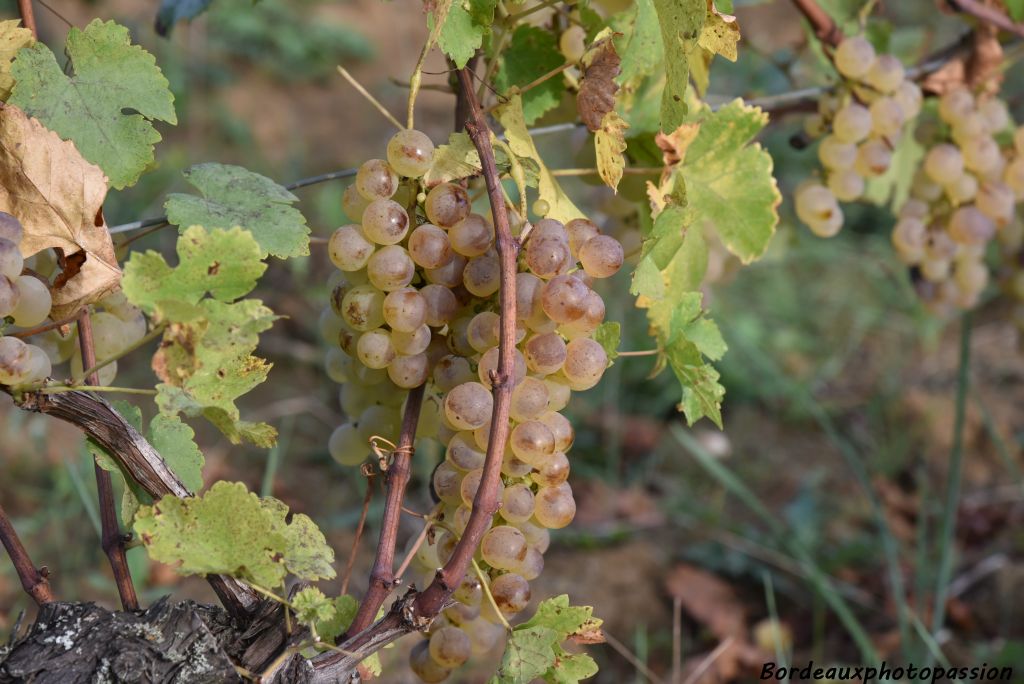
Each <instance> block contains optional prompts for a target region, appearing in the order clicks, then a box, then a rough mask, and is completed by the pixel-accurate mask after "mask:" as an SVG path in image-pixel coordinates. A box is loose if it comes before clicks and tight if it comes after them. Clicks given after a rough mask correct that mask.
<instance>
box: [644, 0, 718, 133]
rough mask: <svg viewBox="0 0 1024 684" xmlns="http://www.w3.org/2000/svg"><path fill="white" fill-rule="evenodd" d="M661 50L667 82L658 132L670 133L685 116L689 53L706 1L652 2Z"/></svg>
mask: <svg viewBox="0 0 1024 684" xmlns="http://www.w3.org/2000/svg"><path fill="white" fill-rule="evenodd" d="M654 8H655V10H656V11H657V13H658V23H659V26H660V28H661V42H662V46H663V49H664V51H665V59H664V65H665V75H666V77H667V79H668V80H667V82H666V84H665V91H664V93H663V94H662V96H661V130H663V131H665V132H668V131H673V130H675V129H676V128H678V127H679V125H680V124H682V123H683V120H684V119H685V117H686V111H687V108H686V102H685V97H686V85H687V83H689V67H688V64H689V54H690V51H691V50H693V49H694V47H695V46H696V44H697V39H698V38H699V37H700V32H701V29H702V28H703V27H704V17H705V15H706V14H707V2H706V0H654Z"/></svg>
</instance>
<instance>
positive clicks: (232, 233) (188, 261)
mask: <svg viewBox="0 0 1024 684" xmlns="http://www.w3.org/2000/svg"><path fill="white" fill-rule="evenodd" d="M177 251H178V265H177V266H173V267H172V266H170V265H168V263H167V261H166V260H165V259H164V257H163V255H162V254H160V253H159V252H154V251H152V250H149V251H146V252H133V253H132V256H131V260H130V261H129V262H128V263H127V265H126V266H125V277H124V284H123V289H124V293H125V296H126V297H128V300H129V301H130V302H131V303H132V304H134V305H135V306H138V307H140V308H141V309H142V310H143V311H145V312H146V313H148V314H150V315H152V316H155V317H156V318H158V319H160V318H162V317H165V316H167V315H168V313H169V312H171V311H175V310H179V309H187V308H188V307H190V306H192V305H195V304H198V303H199V301H200V300H201V299H202V298H203V297H205V296H206V295H207V294H209V295H210V296H212V297H213V298H214V299H217V300H220V301H223V302H230V301H233V300H235V299H238V298H239V297H241V296H243V295H246V294H248V293H249V292H251V291H252V289H253V288H254V287H256V281H257V280H259V277H260V276H261V275H263V272H264V271H265V270H267V265H266V264H265V263H263V262H262V261H261V260H260V248H259V245H257V244H256V241H255V240H254V239H253V237H252V235H251V234H250V233H248V232H246V231H244V230H242V229H241V228H232V229H231V230H219V229H215V230H207V229H206V228H203V227H202V226H192V227H190V228H188V229H186V230H185V231H183V232H182V234H181V236H180V237H179V238H178V246H177Z"/></svg>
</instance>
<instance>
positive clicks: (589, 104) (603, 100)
mask: <svg viewBox="0 0 1024 684" xmlns="http://www.w3.org/2000/svg"><path fill="white" fill-rule="evenodd" d="M583 62H584V64H585V65H586V68H585V70H584V72H583V80H582V81H581V82H580V92H579V93H578V94H577V95H576V109H577V111H578V112H579V115H580V120H581V121H583V123H585V124H586V125H587V128H588V129H590V130H591V131H599V130H601V122H602V121H603V120H604V117H605V114H607V113H608V112H610V111H612V110H613V109H615V93H617V92H618V91H619V84H618V83H616V82H615V77H616V76H618V75H619V72H620V71H621V68H620V64H621V63H622V60H621V59H619V53H618V52H616V51H615V43H613V42H612V39H611V37H608V38H605V39H604V40H601V41H598V42H597V43H595V44H594V45H593V46H592V47H591V48H590V50H589V51H588V53H587V54H586V55H584V57H583Z"/></svg>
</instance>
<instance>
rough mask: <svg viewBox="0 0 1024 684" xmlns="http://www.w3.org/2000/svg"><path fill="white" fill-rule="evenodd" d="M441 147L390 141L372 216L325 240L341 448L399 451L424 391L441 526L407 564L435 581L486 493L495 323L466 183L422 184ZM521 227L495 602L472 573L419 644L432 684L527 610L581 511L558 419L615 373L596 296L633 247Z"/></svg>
mask: <svg viewBox="0 0 1024 684" xmlns="http://www.w3.org/2000/svg"><path fill="white" fill-rule="evenodd" d="M433 151H434V146H433V144H432V143H431V141H430V140H429V138H427V136H425V135H424V134H423V133H420V132H419V131H415V130H405V131H401V132H399V133H398V134H396V135H395V136H394V137H393V138H392V139H391V141H390V142H389V143H388V146H387V160H381V159H372V160H370V161H367V162H365V163H364V164H363V165H362V166H361V167H360V168H359V171H358V174H357V175H356V180H355V183H354V184H353V185H352V186H351V187H349V188H348V189H347V190H346V192H345V195H344V197H343V208H344V210H345V213H346V214H347V215H348V216H349V217H350V218H352V217H360V222H359V223H358V224H351V225H345V226H342V227H340V228H338V229H337V230H336V231H335V232H334V234H333V235H332V236H331V238H330V241H329V244H328V251H329V255H330V259H331V261H332V262H333V263H334V265H335V266H337V268H338V269H339V271H340V274H339V275H337V276H335V281H334V283H333V285H334V286H333V290H332V294H331V308H330V309H329V310H327V311H325V313H324V315H323V317H322V318H321V331H322V333H323V334H324V335H325V337H326V338H327V339H329V340H335V341H336V342H337V344H336V347H334V346H332V347H331V349H330V350H329V351H328V353H327V372H328V374H329V376H330V377H331V378H332V379H333V380H335V381H337V382H340V383H342V388H341V404H342V408H343V410H344V412H345V414H346V415H347V416H349V417H350V419H351V420H350V422H347V423H345V424H344V425H341V426H340V427H338V428H337V429H336V430H335V431H334V432H333V434H332V435H331V437H330V441H329V450H330V452H331V455H332V456H333V457H334V458H335V459H336V460H337V461H339V462H340V463H342V464H346V465H356V464H359V463H361V462H362V461H363V460H364V459H365V458H366V456H367V454H368V451H369V450H368V448H367V442H368V440H370V439H372V438H374V437H384V438H386V439H388V440H390V441H392V442H394V441H397V436H398V432H399V423H400V416H401V409H402V404H403V402H404V399H405V395H406V390H408V389H411V388H414V387H418V386H420V385H424V384H425V385H426V387H425V400H424V405H423V409H422V412H421V418H420V424H419V426H418V430H417V436H418V437H426V438H431V439H435V440H437V441H438V442H440V443H441V444H442V445H443V446H444V451H445V456H444V460H443V461H441V463H439V464H438V465H437V467H436V469H435V470H434V472H433V476H432V489H433V492H434V493H435V494H436V497H437V499H438V500H439V503H438V506H437V509H436V510H435V515H434V518H435V519H436V521H437V522H436V525H435V527H434V529H433V533H432V534H431V535H430V536H429V537H428V541H427V543H424V544H423V545H422V546H421V547H420V548H419V549H418V551H417V553H416V555H415V561H414V563H413V566H412V567H413V570H414V571H416V572H418V573H420V574H421V575H422V579H423V582H429V581H430V580H431V579H432V577H433V574H434V572H435V571H436V569H437V568H438V567H440V566H441V565H443V564H444V563H445V562H446V561H447V560H448V558H449V557H450V555H451V553H452V551H453V550H454V547H455V545H456V543H457V542H458V540H459V538H460V535H461V534H462V532H463V531H464V529H465V526H466V523H467V521H468V518H469V515H470V511H471V507H472V504H473V498H474V496H475V494H476V491H477V488H478V487H479V484H480V480H481V476H482V472H483V471H482V468H483V465H484V460H485V452H486V449H487V444H488V440H489V438H490V432H491V426H490V421H491V413H492V409H493V396H492V392H491V382H492V377H493V374H494V372H495V371H496V369H497V365H498V354H499V352H498V338H499V327H500V315H499V314H500V312H499V303H498V290H499V286H500V268H499V261H498V255H497V252H496V250H495V244H494V240H495V234H494V227H493V225H492V223H491V221H490V220H489V219H488V218H487V217H485V216H481V215H479V214H476V213H473V210H472V206H471V202H470V198H469V196H468V194H467V192H466V190H465V189H464V188H463V187H461V186H460V185H456V184H451V183H441V184H439V185H436V186H434V187H433V188H431V189H429V192H426V193H425V194H424V193H422V192H421V191H420V184H421V180H420V179H421V177H422V175H423V174H424V173H425V172H426V171H427V169H428V168H429V167H430V164H431V158H432V155H433ZM516 224H517V225H516V227H515V230H514V232H515V233H516V235H517V236H518V238H519V239H520V241H521V242H522V249H521V252H520V258H519V261H518V269H517V270H518V272H517V273H516V276H515V277H516V298H517V302H516V305H517V320H516V327H517V334H516V342H517V347H516V349H515V352H514V354H515V363H514V383H515V385H514V389H513V390H512V397H511V410H510V417H511V424H510V429H511V432H510V437H509V439H508V443H507V444H506V445H505V449H504V461H503V466H502V481H501V484H500V494H499V496H500V502H501V506H500V509H499V511H498V515H497V516H496V517H495V520H494V524H493V526H492V527H491V528H490V529H489V530H488V531H487V533H486V535H485V536H484V537H483V540H482V543H481V546H480V549H479V551H478V554H477V556H478V559H479V560H480V566H481V567H482V569H483V572H484V574H485V577H486V578H487V587H486V590H487V591H486V592H485V587H484V586H483V585H482V584H481V583H480V581H479V580H478V578H477V576H476V575H475V574H474V572H473V571H470V573H469V574H468V575H467V577H466V578H465V579H464V581H463V582H462V584H461V586H460V587H459V589H458V591H456V592H455V599H456V600H457V603H456V605H455V606H453V607H451V608H449V609H447V610H446V611H445V613H444V616H443V617H441V618H439V619H438V620H436V621H435V623H434V625H433V627H432V629H431V632H430V639H429V641H425V642H423V643H422V644H420V645H418V646H417V647H416V648H415V649H414V651H413V654H412V666H413V669H414V671H415V672H417V674H419V676H420V677H421V678H422V679H423V680H424V681H428V682H430V681H441V679H444V678H445V677H446V676H447V675H448V673H449V672H450V671H451V670H452V668H454V667H456V666H458V665H460V664H461V663H462V662H464V661H465V660H466V659H467V658H468V657H469V655H470V654H471V653H472V652H483V651H486V650H488V649H489V648H490V647H492V646H494V644H495V643H496V642H497V640H498V639H499V638H500V636H501V634H502V633H503V629H502V627H501V623H502V621H503V619H504V618H505V617H507V616H512V615H515V614H516V613H518V612H519V611H521V610H523V609H524V608H525V607H526V604H527V602H528V601H529V598H530V588H529V581H530V580H532V579H534V578H536V577H537V576H538V575H539V574H540V572H541V569H542V568H543V565H544V561H543V556H542V554H543V553H544V551H545V550H546V549H547V545H548V539H549V537H548V530H549V529H557V528H561V527H565V526H566V525H568V524H569V523H570V521H572V519H573V517H574V515H575V512H576V503H575V500H574V499H573V495H572V491H571V489H570V487H569V484H568V483H567V481H566V480H567V478H568V476H569V459H568V458H567V456H566V452H567V451H568V450H569V448H570V447H571V446H572V443H573V440H574V432H573V429H572V426H571V425H570V424H569V421H568V420H567V419H566V418H565V417H564V416H562V415H561V414H560V413H559V411H561V410H562V409H563V408H564V407H565V406H566V404H567V403H568V402H569V397H570V394H571V392H572V391H573V390H577V391H582V390H586V389H589V388H591V387H593V386H594V385H595V384H597V382H598V381H599V380H600V378H601V376H602V374H603V373H604V371H605V368H606V367H607V365H608V357H607V355H606V353H605V350H604V348H603V347H602V346H601V345H600V344H599V343H598V342H597V341H595V340H594V339H593V338H592V334H593V333H594V331H595V330H596V329H597V327H598V326H599V325H600V324H601V322H602V321H603V320H604V314H605V306H604V302H603V301H602V299H601V297H600V296H599V295H598V294H597V293H596V292H594V291H593V290H592V289H591V287H590V286H591V284H592V282H593V279H595V278H607V277H609V276H611V275H613V274H615V273H616V272H617V271H618V270H619V268H620V267H621V265H622V262H623V249H622V246H621V245H620V244H619V242H618V241H617V240H615V239H614V238H612V237H609V236H607V235H603V234H601V231H600V229H599V228H598V227H597V226H596V225H595V224H594V223H592V222H590V221H588V220H586V219H582V218H581V219H575V220H572V221H570V222H568V223H567V224H565V225H563V224H562V223H561V222H559V221H555V220H553V219H547V218H545V219H541V220H539V221H537V222H536V223H535V224H529V223H527V222H524V221H517V222H516ZM486 594H489V596H490V597H491V598H492V599H493V604H492V601H491V600H490V599H488V598H485V595H486Z"/></svg>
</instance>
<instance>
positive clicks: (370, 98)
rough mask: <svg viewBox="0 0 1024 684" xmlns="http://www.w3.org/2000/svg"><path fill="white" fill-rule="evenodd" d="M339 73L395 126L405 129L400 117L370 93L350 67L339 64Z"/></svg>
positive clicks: (401, 129)
mask: <svg viewBox="0 0 1024 684" xmlns="http://www.w3.org/2000/svg"><path fill="white" fill-rule="evenodd" d="M338 73H340V74H341V75H342V76H344V77H345V80H346V81H348V82H349V85H351V86H352V87H353V88H355V89H356V91H357V92H358V93H359V94H360V95H362V96H363V97H365V98H366V101H367V102H369V103H370V104H372V105H373V106H374V107H376V109H377V111H379V112H380V113H381V114H382V115H383V116H384V118H385V119H387V120H388V121H390V122H391V123H392V124H394V126H395V128H397V129H398V130H400V131H403V130H405V126H403V125H402V124H401V123H399V121H398V119H396V118H395V115H394V114H392V113H391V112H389V111H388V110H387V108H386V107H385V106H384V105H382V104H381V103H380V100H378V99H377V98H375V97H374V96H373V94H372V93H370V91H369V90H367V89H366V88H365V87H363V84H362V83H360V82H359V81H357V80H356V77H355V76H353V75H352V74H350V73H349V71H348V69H346V68H345V67H343V66H341V65H340V64H339V65H338Z"/></svg>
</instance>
